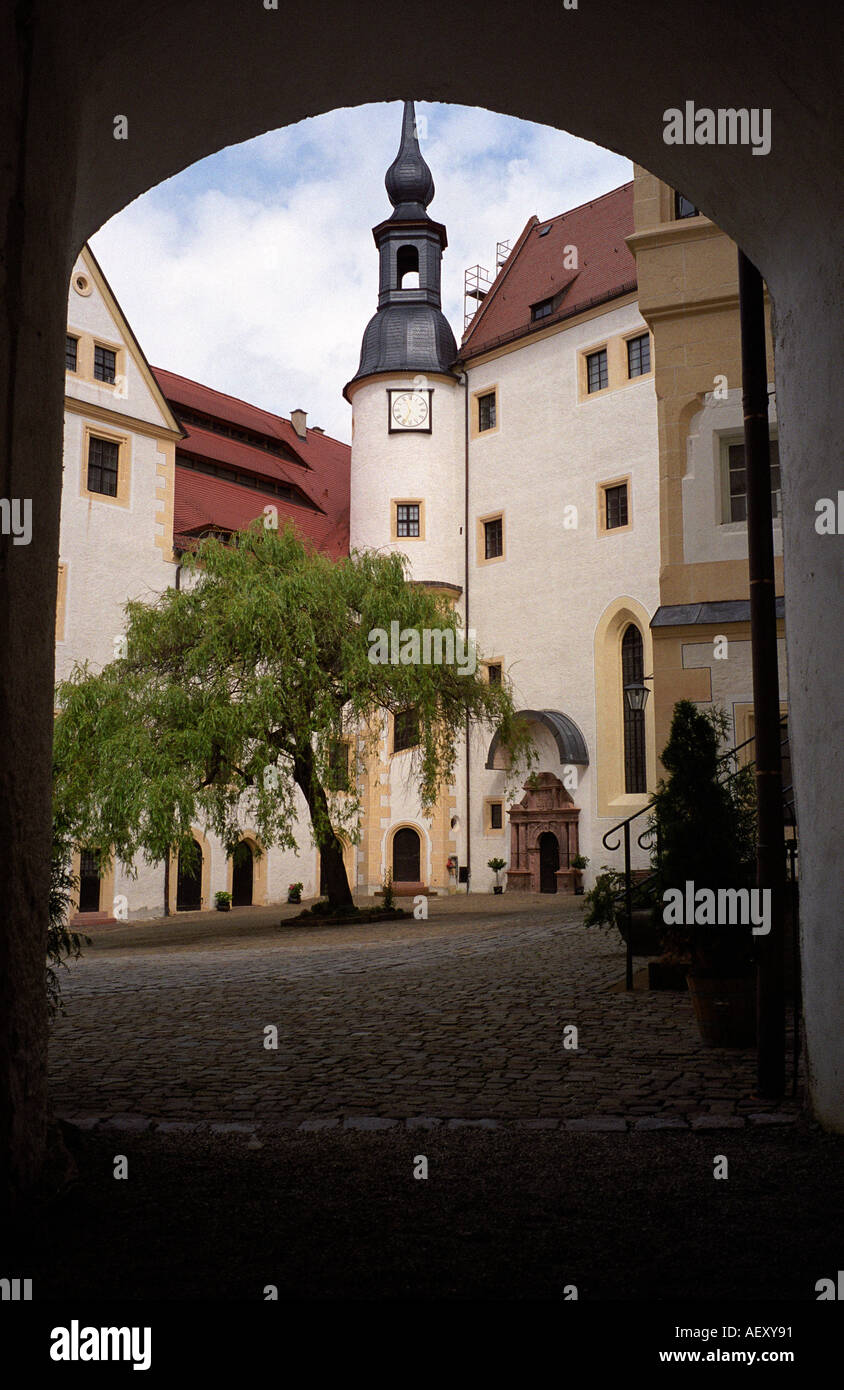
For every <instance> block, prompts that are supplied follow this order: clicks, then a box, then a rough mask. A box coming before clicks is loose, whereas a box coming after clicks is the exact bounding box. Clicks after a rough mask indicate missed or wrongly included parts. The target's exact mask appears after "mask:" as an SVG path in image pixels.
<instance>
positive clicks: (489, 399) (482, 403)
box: [478, 391, 495, 434]
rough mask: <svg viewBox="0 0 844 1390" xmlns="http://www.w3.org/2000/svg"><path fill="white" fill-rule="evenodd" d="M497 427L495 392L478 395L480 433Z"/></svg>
mask: <svg viewBox="0 0 844 1390" xmlns="http://www.w3.org/2000/svg"><path fill="white" fill-rule="evenodd" d="M494 429H495V392H494V391H487V392H486V394H485V395H483V396H478V433H479V434H480V433H483V431H484V430H494Z"/></svg>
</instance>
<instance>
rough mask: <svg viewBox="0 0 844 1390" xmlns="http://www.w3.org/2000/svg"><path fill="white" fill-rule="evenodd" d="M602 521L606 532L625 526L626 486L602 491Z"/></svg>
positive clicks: (622, 484) (623, 484)
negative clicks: (603, 509)
mask: <svg viewBox="0 0 844 1390" xmlns="http://www.w3.org/2000/svg"><path fill="white" fill-rule="evenodd" d="M604 508H605V512H604V521H605V525H606V529H607V530H608V531H615V530H616V529H617V528H618V527H619V526H626V525H627V484H626V483H619V485H618V486H617V487H608V488H605V489H604Z"/></svg>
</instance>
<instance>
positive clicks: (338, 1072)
mask: <svg viewBox="0 0 844 1390" xmlns="http://www.w3.org/2000/svg"><path fill="white" fill-rule="evenodd" d="M361 905H362V906H363V905H365V903H364V902H363V901H361ZM408 906H409V904H408ZM429 909H430V917H429V918H428V920H427V921H416V920H414V919H412V918H411V919H407V920H403V921H399V922H391V923H379V924H375V923H372V924H367V925H355V926H340V927H336V926H331V927H329V926H316V925H315V926H311V925H307V926H303V925H302V924H300V923H298V922H296V921H294V916H295V914H296V913H297V912H299V911H300V910H301V909H298V908H294V907H288V906H286V905H285V906H283V907H274V908H252V909H242V910H239V911H234V912H232V913H231V914H225V915H224V914H214V913H204V914H189V915H181V914H180V916H179V917H178V918H175V919H174V918H170V919H164V920H162V921H160V922H136V923H123V924H119V925H118V926H111V927H100V928H95V929H93V931H92V933H91V934H92V937H93V941H92V945H91V946H90V947H88V948H86V950H85V953H84V955H83V957H82V959H81V960H80V961H79V962H77V963H74V964H73V965H71V967H70V969H69V970H68V971H67V972H62V985H63V995H64V1000H65V1004H66V1010H67V1012H66V1015H65V1016H64V1017H62V1018H60V1019H59V1020H58V1021H57V1023H56V1024H55V1025H54V1028H53V1031H52V1036H51V1047H50V1078H51V1093H52V1099H53V1105H54V1109H55V1111H56V1113H57V1114H58V1115H59V1116H60V1117H62V1118H65V1119H68V1120H71V1121H72V1122H73V1123H75V1124H77V1125H81V1126H82V1127H84V1128H91V1127H94V1126H96V1127H97V1128H100V1127H105V1128H115V1129H118V1130H119V1129H123V1130H128V1131H131V1130H137V1131H142V1130H147V1129H151V1128H154V1129H158V1130H161V1131H163V1132H174V1133H175V1132H180V1131H188V1132H189V1131H192V1130H194V1129H197V1130H204V1129H210V1130H211V1131H212V1132H213V1131H218V1132H232V1133H238V1132H243V1133H249V1132H252V1131H254V1132H255V1133H256V1135H259V1134H260V1133H262V1132H266V1133H272V1132H273V1131H279V1130H285V1129H290V1128H299V1129H302V1130H303V1131H310V1130H313V1131H318V1130H321V1129H341V1128H345V1129H360V1130H373V1131H377V1130H381V1129H385V1130H386V1129H391V1130H392V1129H396V1128H397V1127H399V1126H402V1127H407V1128H411V1129H412V1128H419V1129H423V1128H435V1127H436V1128H439V1127H440V1126H444V1127H446V1128H454V1129H456V1128H460V1127H469V1126H473V1127H474V1126H476V1127H478V1128H484V1129H487V1128H488V1129H492V1128H501V1127H510V1126H514V1127H518V1128H523V1127H527V1128H535V1129H543V1130H544V1129H547V1130H553V1129H556V1128H560V1129H563V1128H565V1129H570V1130H572V1131H575V1132H576V1131H578V1130H580V1129H584V1130H606V1131H622V1130H629V1129H639V1130H647V1129H655V1130H656V1129H673V1128H682V1129H686V1128H690V1129H694V1130H697V1129H701V1130H707V1129H733V1128H744V1127H745V1126H751V1125H759V1126H762V1125H775V1124H788V1123H790V1122H792V1121H793V1120H794V1119H796V1118H797V1115H798V1102H794V1101H792V1100H790V1099H786V1100H785V1101H784V1102H782V1103H781V1104H780V1105H774V1104H771V1103H766V1102H763V1101H759V1100H758V1099H755V1098H754V1088H755V1053H754V1052H752V1051H747V1052H745V1051H736V1050H732V1049H730V1050H726V1049H712V1048H707V1047H705V1046H704V1045H703V1043H702V1042H701V1040H700V1037H699V1034H698V1030H697V1026H696V1023H695V1020H694V1016H693V1013H692V1006H691V1002H690V1000H689V997H688V995H686V994H682V993H679V994H678V993H675V992H663V991H660V992H650V991H648V990H646V989H642V988H637V989H636V990H634V991H633V992H632V993H626V992H625V991H624V988H623V980H624V948H623V945H622V943H621V941H620V939H619V937H618V934H617V933H616V932H615V931H613V932H604V931H601V930H597V929H591V930H587V929H586V928H584V926H583V925H582V917H583V904H582V900H580V899H572V898H550V897H547V896H536V897H532V896H531V897H524V898H519V899H518V900H514V899H513V898H512V897H508V896H507V895H503V896H502V897H498V898H493V897H492V896H490V897H488V898H487V897H481V896H480V895H473V896H470V897H468V898H467V897H465V896H463V897H449V898H442V899H437V898H432V899H430V900H429ZM280 919H281V924H279V923H280ZM643 964H644V962H637V965H638V966H641V965H643ZM270 1024H272V1025H275V1026H276V1027H277V1029H278V1046H277V1049H275V1050H269V1049H267V1048H265V1046H264V1041H265V1032H264V1030H265V1028H266V1027H267V1026H268V1025H270ZM571 1024H574V1025H575V1026H576V1027H577V1030H578V1046H577V1049H576V1050H575V1049H568V1048H566V1047H565V1046H564V1037H565V1032H564V1030H565V1029H566V1027H567V1026H568V1025H571ZM256 1142H257V1141H256Z"/></svg>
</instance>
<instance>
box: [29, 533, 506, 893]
mask: <svg viewBox="0 0 844 1390" xmlns="http://www.w3.org/2000/svg"><path fill="white" fill-rule="evenodd" d="M187 571H188V573H187V576H186V578H187V582H186V584H185V585H184V587H182V588H181V589H179V590H175V589H168V590H166V591H165V592H164V593H163V594H162V595H161V596H160V597H158V598H157V600H156V601H154V602H152V603H141V602H130V603H128V604H127V605H126V609H125V613H126V625H125V632H124V634H123V638H124V639H125V640H121V641H120V642H119V643H116V644H115V645H116V648H117V650H118V652H119V655H118V656H117V657H116V658H115V660H113V661H112V662H110V663H109V664H108V665H107V666H105V668H104V669H103V670H101V671H99V672H92V671H91V670H90V669H89V668H88V666H87V665H85V666H81V667H77V668H75V669H74V671H73V673H72V675H71V677H70V678H69V679H68V680H67V681H64V682H63V683H62V684H61V685H60V686H59V688H58V706H59V709H60V711H61V712H60V714H59V717H58V718H57V721H56V732H55V768H56V804H57V809H58V811H59V813H60V815H61V818H62V821H63V824H65V825H67V826H68V827H69V830H70V833H71V834H72V836H73V839H74V841H75V843H77V844H83V843H85V844H94V845H100V846H108V847H109V850H108V853H109V855H114V856H115V857H116V858H118V859H119V860H121V862H123V863H126V864H129V863H131V862H132V861H133V860H134V859H135V858H136V857H137V856H138V855H143V857H144V858H145V859H146V860H147V861H148V862H151V863H152V862H160V861H161V860H162V859H166V857H167V856H168V855H169V854H171V853H173V852H177V851H179V850H182V849H188V848H190V847H192V846H193V840H192V837H191V826H192V825H193V824H197V823H201V824H203V825H204V826H206V827H207V828H209V829H211V830H212V831H214V832H215V833H216V834H217V835H218V836H219V837H220V839H221V840H222V842H223V844H224V845H225V846H226V848H227V849H228V850H229V851H232V850H233V849H234V846H235V845H236V844H237V842H238V840H239V839H240V837H241V834H242V832H243V830H244V829H245V828H247V827H249V828H250V829H254V830H255V831H257V833H258V835H259V836H260V838H261V840H262V841H263V843H264V845H265V846H271V845H279V846H281V847H286V848H294V849H295V848H299V846H298V843H297V839H296V836H297V832H298V831H299V828H300V827H299V817H298V812H297V797H296V789H297V788H298V789H299V791H300V792H301V794H302V796H303V797H304V800H305V803H306V805H307V808H308V811H309V813H310V822H311V828H312V833H313V838H314V841H315V843H316V845H317V847H318V848H319V851H320V854H321V856H322V862H323V865H324V868H325V877H326V883H327V889H328V897H329V901H330V903H331V905H332V907H335V908H339V907H343V906H348V905H349V904H351V902H352V895H351V891H350V889H349V883H348V879H347V877H346V870H345V866H344V863H343V839H344V837H347V836H350V837H351V838H352V839H355V838H356V837H357V829H356V827H357V825H358V823H359V814H360V803H359V800H358V797H357V795H356V790H355V779H354V778H352V779H350V786H349V790H348V791H343V790H332V786H333V785H335V786H336V779H335V778H334V777H333V775H332V769H333V766H334V763H333V758H334V756H335V753H334V750H335V749H336V746H337V743H338V741H346V740H349V739H350V738H351V740H352V742H353V743H354V744H355V746H356V747H357V748H358V750H359V751H360V752H361V753H362V754H363V755H365V754H366V752H367V751H372V750H373V749H374V747H375V746H376V743H377V739H378V737H379V732H380V729H381V727H382V724H383V717H384V715H385V713H391V714H397V713H399V712H403V711H407V710H409V709H413V710H415V712H416V720H417V727H418V744H417V745H416V747H415V749H414V752H413V758H412V765H411V766H412V772H413V776H414V779H415V781H416V783H417V786H418V792H419V797H420V801H421V805H422V809H423V811H426V810H430V809H431V808H432V807H433V805H434V804H435V801H436V799H437V796H438V793H439V791H440V789H441V788H442V787H443V785H444V784H447V783H448V782H450V781H451V780H452V779H453V773H454V767H455V759H456V750H457V743H458V736H459V735H460V734H461V733H462V731H463V730H464V729H465V727H466V721H467V719H468V720H469V721H475V722H477V723H479V724H481V725H485V726H487V727H488V729H489V730H492V729H498V730H499V731H500V733H501V737H502V741H503V742H504V744H505V746H506V747H508V748H509V750H510V754H511V767H512V768H513V770H514V772H517V771H518V770H520V769H521V768H522V767H524V766H525V765H527V764H528V763H529V762H530V757H531V754H530V740H529V735H528V733H527V730H526V728H525V726H524V725H523V724H522V723H521V722H520V721H519V720H518V717H517V716H516V713H515V710H514V707H513V702H512V697H511V695H510V693H509V690H508V689H507V686H506V684H498V683H489V682H487V681H486V680H485V679H484V678H483V676H482V675H481V673H480V671H479V670H478V668H477V664H476V655H477V654H476V652H475V650H474V648H473V647H471V646H461V643H462V641H463V634H462V633H461V630H460V628H459V626H458V620H457V617H456V615H455V613H454V611H453V609H452V607H451V605H450V604H449V603H448V601H447V600H445V599H444V598H442V597H441V596H439V595H437V594H435V593H433V592H431V591H430V590H429V589H426V588H425V587H423V586H420V585H418V584H414V583H413V582H411V581H409V580H408V578H407V573H406V561H405V560H404V558H403V557H402V556H400V555H385V554H380V553H375V552H368V551H366V552H353V553H352V554H351V555H350V556H349V557H348V558H345V559H342V560H340V561H333V560H331V559H329V558H328V557H327V556H326V555H323V554H321V553H319V552H318V551H315V550H314V549H313V548H312V547H310V546H309V545H308V544H307V543H305V542H303V541H302V539H301V538H300V537H299V535H298V534H297V532H296V531H295V530H294V528H293V527H292V526H290V525H288V526H287V527H285V528H284V529H283V530H281V531H275V530H272V529H266V528H265V527H264V525H262V524H261V523H260V522H258V523H255V524H254V525H253V526H251V527H249V528H248V529H247V530H245V531H242V532H240V533H238V534H236V535H235V536H234V537H233V538H232V543H231V544H223V543H222V542H221V541H219V540H217V539H214V538H209V539H208V540H206V541H203V542H202V543H201V545H200V546H199V547H198V549H197V551H196V553H195V555H193V556H192V557H189V559H188V562H187ZM426 634H427V635H426ZM432 635H433V642H432ZM397 639H398V640H397ZM449 655H452V656H455V655H456V656H457V658H458V659H456V660H454V659H453V660H448V659H447V658H448V657H449ZM426 656H427V657H428V660H427V661H426V659H425V657H426ZM437 658H439V659H437ZM444 658H445V659H444Z"/></svg>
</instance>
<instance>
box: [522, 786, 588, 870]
mask: <svg viewBox="0 0 844 1390" xmlns="http://www.w3.org/2000/svg"><path fill="white" fill-rule="evenodd" d="M524 791H525V795H524V797H523V799H522V800H521V801H520V802H519V804H518V805H517V806H512V807H511V808H510V868H509V869H508V871H507V889H508V891H509V892H516V893H557V892H560V893H573V892H574V872H575V871H574V869H572V867H571V861H572V859H573V858H574V857H575V855H576V854H578V853H579V849H578V831H577V825H578V820H579V818H580V809H579V807H577V806H575V804H574V802H573V801H572V798H571V796H570V795H569V793H568V792H567V791H566V788H565V787H564V786H563V784H562V782H561V781H560V779H559V777H555V776H554V774H553V772H541V773H539V775H538V776H537V777H534V778H532V779H531V780H529V781H527V782H526V783H525V787H524Z"/></svg>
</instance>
